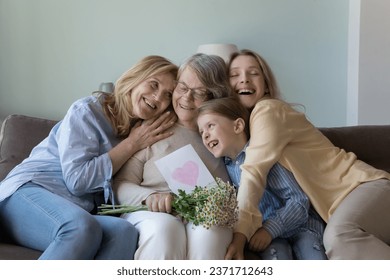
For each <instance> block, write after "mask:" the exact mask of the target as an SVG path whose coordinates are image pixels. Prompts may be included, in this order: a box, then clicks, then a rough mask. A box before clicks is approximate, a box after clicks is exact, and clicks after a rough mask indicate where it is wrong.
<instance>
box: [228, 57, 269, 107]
mask: <svg viewBox="0 0 390 280" xmlns="http://www.w3.org/2000/svg"><path fill="white" fill-rule="evenodd" d="M229 75H230V85H231V86H232V87H233V89H234V91H235V92H236V93H237V94H238V95H239V98H240V101H241V103H242V104H243V105H244V106H245V107H246V108H248V109H252V108H253V107H254V106H255V104H256V103H257V101H259V100H260V99H261V98H262V97H263V96H264V94H265V90H266V84H265V81H264V75H263V72H262V70H261V68H260V65H259V63H258V62H257V60H256V59H255V58H254V57H253V56H251V55H239V56H237V57H236V58H234V60H233V61H232V62H231V64H230V68H229Z"/></svg>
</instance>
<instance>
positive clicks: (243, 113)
mask: <svg viewBox="0 0 390 280" xmlns="http://www.w3.org/2000/svg"><path fill="white" fill-rule="evenodd" d="M210 113H213V114H217V115H220V116H222V117H225V118H228V119H230V120H232V121H235V120H236V119H238V118H241V119H243V120H244V122H245V133H246V135H247V137H248V139H249V137H250V133H249V116H250V112H249V110H248V109H247V108H246V107H245V106H244V105H242V104H241V102H240V99H239V97H238V96H237V95H232V96H228V97H222V98H219V99H212V100H209V101H206V102H203V103H202V104H201V105H200V106H199V108H198V116H201V115H204V114H210Z"/></svg>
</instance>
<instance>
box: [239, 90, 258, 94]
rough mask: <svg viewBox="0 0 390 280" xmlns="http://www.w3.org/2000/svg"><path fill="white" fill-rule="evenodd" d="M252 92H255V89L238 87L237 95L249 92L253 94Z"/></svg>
mask: <svg viewBox="0 0 390 280" xmlns="http://www.w3.org/2000/svg"><path fill="white" fill-rule="evenodd" d="M254 93H255V90H253V89H240V90H239V91H238V94H239V95H251V94H254Z"/></svg>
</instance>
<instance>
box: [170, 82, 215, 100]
mask: <svg viewBox="0 0 390 280" xmlns="http://www.w3.org/2000/svg"><path fill="white" fill-rule="evenodd" d="M176 83H177V84H176V88H175V91H176V92H177V93H179V94H181V95H184V94H187V93H188V92H190V95H191V96H192V97H193V98H194V99H196V100H199V101H206V100H207V99H208V98H209V96H210V93H209V92H207V90H206V89H204V88H190V87H188V86H187V85H186V84H185V83H183V82H180V81H177V82H176Z"/></svg>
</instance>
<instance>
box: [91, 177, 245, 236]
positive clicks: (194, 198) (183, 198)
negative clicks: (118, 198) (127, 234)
mask: <svg viewBox="0 0 390 280" xmlns="http://www.w3.org/2000/svg"><path fill="white" fill-rule="evenodd" d="M216 182H217V185H211V186H207V187H199V186H196V187H195V189H194V190H193V191H192V192H190V193H186V192H185V191H183V190H179V194H178V195H176V194H174V195H173V196H174V199H173V202H172V209H173V211H174V212H175V214H177V215H179V216H181V217H182V218H183V219H184V220H186V221H188V222H192V223H193V224H194V225H196V226H197V225H203V226H204V227H205V228H207V229H208V228H210V227H212V226H219V227H229V228H232V227H233V226H234V224H235V223H236V221H237V218H238V206H237V196H236V191H235V189H234V187H233V186H232V185H231V184H229V183H225V182H223V181H222V180H221V179H220V178H217V179H216ZM147 209H148V208H147V207H146V206H145V205H141V206H131V205H115V206H113V205H107V204H103V205H101V206H99V210H100V211H99V212H98V214H103V215H110V214H121V213H129V212H134V211H139V210H147Z"/></svg>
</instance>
